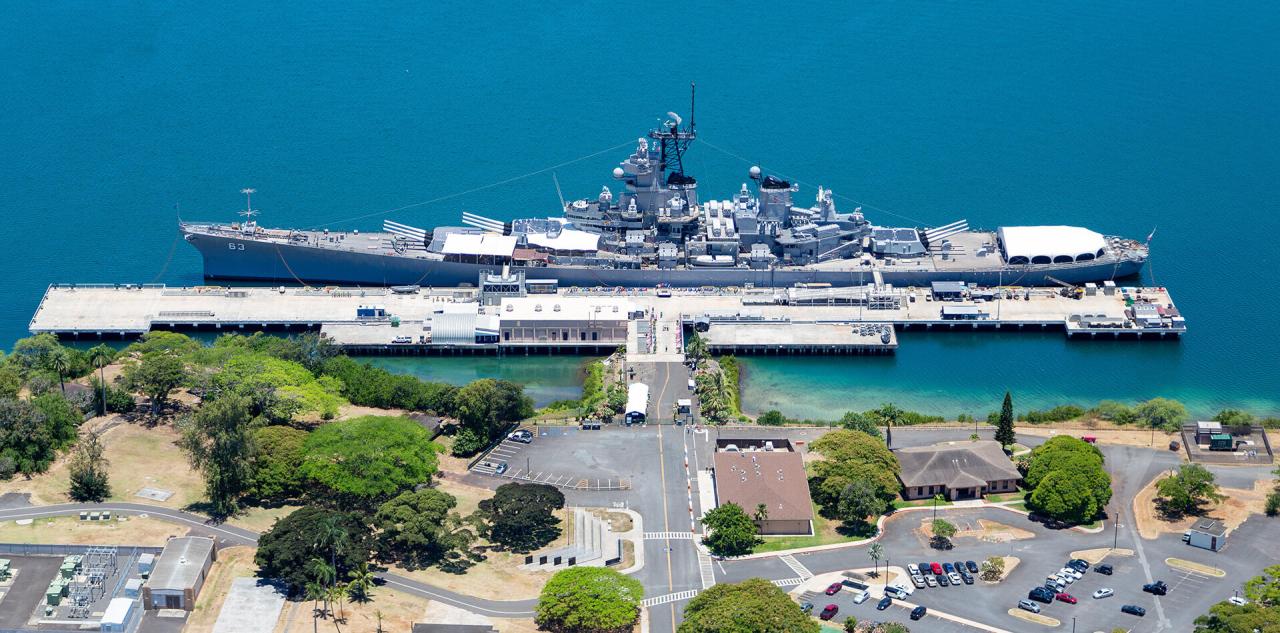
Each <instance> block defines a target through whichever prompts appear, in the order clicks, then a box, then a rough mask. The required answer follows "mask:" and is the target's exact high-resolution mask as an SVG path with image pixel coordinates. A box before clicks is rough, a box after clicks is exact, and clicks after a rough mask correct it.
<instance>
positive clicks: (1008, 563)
mask: <svg viewBox="0 0 1280 633" xmlns="http://www.w3.org/2000/svg"><path fill="white" fill-rule="evenodd" d="M998 558H1000V559H1002V560H1004V571H1003V572H1001V573H1000V577H999V578H997V579H995V580H985V579H984V580H983V581H982V582H985V583H987V584H988V585H994V584H998V583H1001V582H1004V579H1005V578H1008V577H1009V574H1012V573H1013V570H1014V568H1015V567H1017V566H1018V563H1021V562H1022V559H1021V558H1018V557H1017V556H999V557H998ZM984 562H985V560H984ZM978 564H979V565H981V564H982V563H978ZM978 577H979V578H981V577H982V574H981V573H979V574H978Z"/></svg>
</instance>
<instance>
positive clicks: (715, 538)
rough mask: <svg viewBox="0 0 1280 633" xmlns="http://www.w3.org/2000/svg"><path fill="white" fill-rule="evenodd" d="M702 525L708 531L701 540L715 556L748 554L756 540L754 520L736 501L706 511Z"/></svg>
mask: <svg viewBox="0 0 1280 633" xmlns="http://www.w3.org/2000/svg"><path fill="white" fill-rule="evenodd" d="M702 525H703V526H704V527H705V528H706V529H707V532H708V533H707V536H706V537H705V538H703V539H702V542H703V544H704V545H706V546H707V549H709V550H711V553H712V554H715V555H716V556H741V555H743V554H750V553H751V550H752V549H754V548H755V546H756V543H757V542H758V539H757V538H756V524H755V522H754V521H752V520H751V517H749V516H747V513H746V512H743V510H742V506H740V505H738V504H736V503H726V504H723V505H720V506H719V507H717V508H715V509H713V510H711V511H710V512H708V513H706V514H705V515H703V517H702Z"/></svg>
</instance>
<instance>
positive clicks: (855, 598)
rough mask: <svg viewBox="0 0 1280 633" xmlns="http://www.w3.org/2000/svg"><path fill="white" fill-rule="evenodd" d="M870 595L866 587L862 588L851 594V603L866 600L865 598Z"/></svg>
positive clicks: (860, 602)
mask: <svg viewBox="0 0 1280 633" xmlns="http://www.w3.org/2000/svg"><path fill="white" fill-rule="evenodd" d="M870 597H871V594H870V593H869V592H868V591H867V590H866V589H863V590H862V591H859V592H858V593H855V594H853V603H854V604H862V603H864V602H866V601H867V598H870Z"/></svg>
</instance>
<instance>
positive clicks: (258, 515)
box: [227, 505, 302, 533]
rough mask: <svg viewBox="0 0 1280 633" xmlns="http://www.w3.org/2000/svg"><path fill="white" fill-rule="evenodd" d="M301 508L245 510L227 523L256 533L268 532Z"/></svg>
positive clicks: (253, 508)
mask: <svg viewBox="0 0 1280 633" xmlns="http://www.w3.org/2000/svg"><path fill="white" fill-rule="evenodd" d="M301 507H302V506H289V505H285V506H280V507H277V508H259V507H250V508H245V509H244V510H243V511H242V512H240V514H237V515H236V516H234V517H231V518H230V519H228V520H227V523H229V524H231V525H234V526H236V527H242V528H244V529H246V530H253V531H254V532H259V533H261V532H266V531H267V530H270V529H271V526H273V525H275V523H276V521H277V520H279V519H283V518H284V517H286V516H288V515H289V514H290V513H291V512H293V511H294V510H297V509H298V508H301Z"/></svg>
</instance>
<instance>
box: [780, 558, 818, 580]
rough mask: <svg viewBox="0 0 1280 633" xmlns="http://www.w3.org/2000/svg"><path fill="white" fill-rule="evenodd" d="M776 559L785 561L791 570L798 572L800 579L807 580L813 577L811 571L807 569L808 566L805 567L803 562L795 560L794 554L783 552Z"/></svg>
mask: <svg viewBox="0 0 1280 633" xmlns="http://www.w3.org/2000/svg"><path fill="white" fill-rule="evenodd" d="M778 560H781V561H782V562H784V563H786V564H787V567H790V568H791V571H794V572H795V573H797V574H800V579H801V580H808V579H810V578H813V572H811V571H809V568H808V567H805V566H804V565H803V564H801V563H800V561H798V560H796V557H795V556H792V555H790V554H784V555H782V556H779V557H778Z"/></svg>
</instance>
